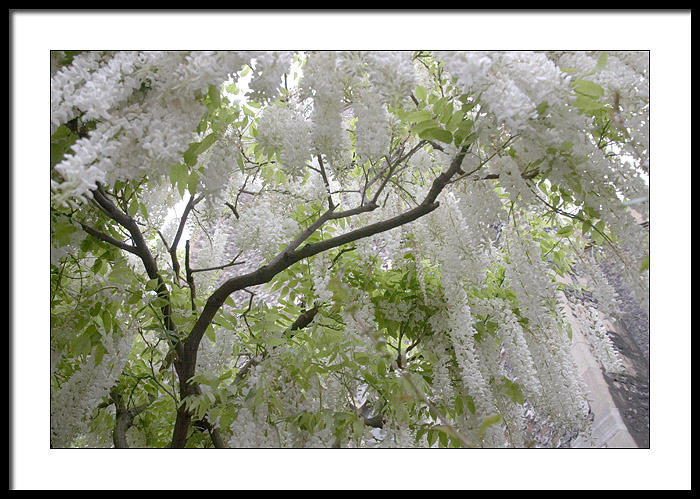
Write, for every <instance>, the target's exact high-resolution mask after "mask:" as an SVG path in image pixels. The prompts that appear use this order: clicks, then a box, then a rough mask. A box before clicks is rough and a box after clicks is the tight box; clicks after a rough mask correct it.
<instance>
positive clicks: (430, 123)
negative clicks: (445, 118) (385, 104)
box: [411, 119, 440, 136]
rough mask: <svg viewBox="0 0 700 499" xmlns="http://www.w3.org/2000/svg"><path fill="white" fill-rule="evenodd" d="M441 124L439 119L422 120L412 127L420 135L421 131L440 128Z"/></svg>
mask: <svg viewBox="0 0 700 499" xmlns="http://www.w3.org/2000/svg"><path fill="white" fill-rule="evenodd" d="M439 127H440V125H439V124H438V122H437V121H435V120H432V119H431V120H425V121H421V122H420V123H418V124H416V125H413V128H412V129H411V131H412V132H414V133H416V134H417V135H418V136H420V134H421V133H423V132H424V131H426V130H427V129H429V128H439Z"/></svg>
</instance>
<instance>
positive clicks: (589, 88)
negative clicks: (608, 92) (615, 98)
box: [575, 80, 605, 98]
mask: <svg viewBox="0 0 700 499" xmlns="http://www.w3.org/2000/svg"><path fill="white" fill-rule="evenodd" d="M575 88H576V92H578V93H580V94H585V95H588V96H589V97H593V98H597V97H602V96H603V95H604V94H605V90H603V87H601V86H600V85H598V84H597V83H593V82H592V81H588V80H579V81H578V82H577V83H576V85H575Z"/></svg>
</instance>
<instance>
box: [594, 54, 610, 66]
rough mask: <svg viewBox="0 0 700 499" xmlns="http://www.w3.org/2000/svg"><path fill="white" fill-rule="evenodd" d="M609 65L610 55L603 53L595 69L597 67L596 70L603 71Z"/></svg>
mask: <svg viewBox="0 0 700 499" xmlns="http://www.w3.org/2000/svg"><path fill="white" fill-rule="evenodd" d="M607 63H608V53H607V52H603V53H602V54H600V56H599V57H598V62H597V63H596V65H595V67H596V69H603V68H604V67H605V65H606V64H607Z"/></svg>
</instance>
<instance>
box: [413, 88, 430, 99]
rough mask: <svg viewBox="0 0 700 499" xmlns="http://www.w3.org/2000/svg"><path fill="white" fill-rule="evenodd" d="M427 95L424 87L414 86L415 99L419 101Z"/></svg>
mask: <svg viewBox="0 0 700 499" xmlns="http://www.w3.org/2000/svg"><path fill="white" fill-rule="evenodd" d="M427 96H428V91H427V90H426V89H425V87H422V86H420V85H418V86H417V87H416V99H418V100H419V101H424V100H425V98H426V97H427Z"/></svg>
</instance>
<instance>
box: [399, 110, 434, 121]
mask: <svg viewBox="0 0 700 499" xmlns="http://www.w3.org/2000/svg"><path fill="white" fill-rule="evenodd" d="M432 117H433V114H432V113H431V112H430V111H428V110H420V111H412V112H410V113H408V114H406V115H405V116H404V118H403V119H404V121H407V122H409V123H418V122H420V121H425V120H428V119H430V118H432Z"/></svg>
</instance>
